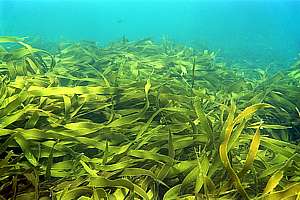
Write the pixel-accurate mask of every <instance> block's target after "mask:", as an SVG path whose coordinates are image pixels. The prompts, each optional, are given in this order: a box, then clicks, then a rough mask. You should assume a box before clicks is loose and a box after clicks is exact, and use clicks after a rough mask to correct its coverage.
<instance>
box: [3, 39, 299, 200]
mask: <svg viewBox="0 0 300 200" xmlns="http://www.w3.org/2000/svg"><path fill="white" fill-rule="evenodd" d="M0 42H1V45H2V46H1V48H0V79H1V82H0V199H11V200H15V199H16V200H33V199H35V200H38V199H41V200H47V199H53V200H71V199H80V200H89V199H94V200H100V199H113V200H114V199H115V200H124V199H143V200H144V199H145V200H147V199H153V200H159V199H164V200H173V199H174V200H175V199H220V200H225V199H267V200H277V199H278V200H283V199H299V197H300V156H299V154H298V152H299V139H300V132H299V131H300V112H299V109H298V108H300V60H299V61H298V62H297V63H295V64H294V66H291V67H289V68H287V69H285V70H281V71H278V72H276V73H270V72H269V71H267V70H264V69H259V68H257V69H247V68H246V67H232V66H227V65H226V63H222V62H219V61H218V56H217V55H215V53H214V52H210V51H200V50H195V49H192V48H188V47H185V46H181V45H178V44H175V43H174V42H171V41H168V40H163V41H162V42H160V43H154V42H153V41H151V40H149V39H145V40H141V41H133V42H129V41H128V40H126V39H125V38H124V39H123V40H122V41H120V42H116V43H113V44H110V45H108V46H106V47H99V46H97V45H96V43H93V42H80V43H67V42H65V43H60V44H55V46H51V47H50V46H49V47H47V46H44V47H43V48H41V49H37V48H35V46H34V44H33V43H30V42H29V41H24V39H23V38H16V37H0ZM29 44H30V45H29ZM42 49H44V50H42ZM50 49H51V51H50ZM49 52H51V53H49Z"/></svg>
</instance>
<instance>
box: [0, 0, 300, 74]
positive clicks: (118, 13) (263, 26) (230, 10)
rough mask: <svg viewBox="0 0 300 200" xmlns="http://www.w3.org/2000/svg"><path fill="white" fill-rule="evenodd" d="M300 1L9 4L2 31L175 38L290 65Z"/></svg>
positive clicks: (3, 5) (1, 13)
mask: <svg viewBox="0 0 300 200" xmlns="http://www.w3.org/2000/svg"><path fill="white" fill-rule="evenodd" d="M299 11H300V1H286V0H275V1H272V0H268V1H264V0H256V1H228V0H223V1H221V0H219V1H202V0H193V1H189V0H186V1H183V0H182V1H171V0H136V1H127V0H115V1H114V0H111V1H108V0H107V1H103V0H98V1H96V0H88V1H84V0H72V1H71V0H60V1H59V0H1V1H0V34H1V35H17V36H28V37H31V38H34V37H39V38H41V39H43V40H44V41H45V40H48V41H57V40H75V41H77V40H94V41H98V42H99V44H103V45H104V44H107V43H109V42H111V41H115V40H118V39H120V38H122V37H123V36H126V37H127V38H128V39H129V40H136V39H141V38H145V37H150V38H152V39H154V40H158V41H159V40H160V39H161V38H162V37H168V38H170V39H172V40H174V41H176V42H179V43H183V44H186V45H188V46H193V47H196V48H205V49H212V50H214V51H217V52H218V54H219V56H220V57H221V58H224V59H225V60H226V61H228V62H233V63H235V62H237V63H241V64H245V65H249V66H253V67H266V66H274V67H278V68H282V67H287V66H289V65H290V64H291V63H293V61H294V59H295V58H296V57H297V54H298V53H299V52H300V28H299V27H300V14H299V13H300V12H299Z"/></svg>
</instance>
